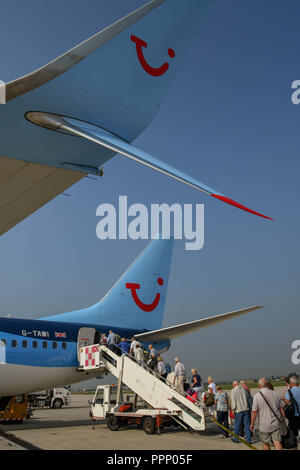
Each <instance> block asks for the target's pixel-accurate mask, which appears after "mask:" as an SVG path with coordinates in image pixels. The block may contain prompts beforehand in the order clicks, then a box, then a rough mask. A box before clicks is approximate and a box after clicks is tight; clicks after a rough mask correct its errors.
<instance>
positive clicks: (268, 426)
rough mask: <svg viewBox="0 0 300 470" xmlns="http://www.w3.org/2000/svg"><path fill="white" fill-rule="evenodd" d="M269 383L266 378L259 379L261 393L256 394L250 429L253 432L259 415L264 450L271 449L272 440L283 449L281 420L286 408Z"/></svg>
mask: <svg viewBox="0 0 300 470" xmlns="http://www.w3.org/2000/svg"><path fill="white" fill-rule="evenodd" d="M268 384H269V381H268V380H267V379H265V378H262V379H259V381H258V388H259V393H257V394H256V395H255V396H254V400H253V406H252V414H251V426H250V429H251V431H252V432H253V429H254V423H255V420H256V416H257V415H258V416H259V431H260V437H261V440H262V446H263V450H270V445H271V442H274V446H275V449H276V450H282V444H281V432H280V424H279V421H280V419H281V417H284V410H283V408H282V406H281V401H280V398H279V396H278V395H277V393H276V392H274V390H270V389H269V388H268ZM262 395H263V396H262ZM270 407H271V408H272V410H273V411H272V410H271V408H270Z"/></svg>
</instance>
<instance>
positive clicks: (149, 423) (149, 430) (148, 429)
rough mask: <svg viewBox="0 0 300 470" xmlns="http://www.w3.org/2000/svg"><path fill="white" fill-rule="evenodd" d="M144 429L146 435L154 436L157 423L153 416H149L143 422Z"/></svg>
mask: <svg viewBox="0 0 300 470" xmlns="http://www.w3.org/2000/svg"><path fill="white" fill-rule="evenodd" d="M143 429H144V431H145V433H146V434H154V433H155V430H156V425H155V421H154V419H153V418H151V416H147V417H146V418H145V419H144V421H143Z"/></svg>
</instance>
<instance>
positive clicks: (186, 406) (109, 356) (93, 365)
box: [79, 344, 205, 431]
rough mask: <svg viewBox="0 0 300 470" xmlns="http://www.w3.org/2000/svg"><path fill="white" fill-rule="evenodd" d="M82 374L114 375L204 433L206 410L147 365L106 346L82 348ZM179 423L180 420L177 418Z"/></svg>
mask: <svg viewBox="0 0 300 470" xmlns="http://www.w3.org/2000/svg"><path fill="white" fill-rule="evenodd" d="M79 370H82V371H91V370H94V371H99V372H100V373H107V372H110V373H111V374H113V375H114V376H115V377H116V378H117V379H118V381H119V384H124V385H125V386H127V387H128V388H130V389H131V390H132V391H133V392H134V393H135V394H136V395H138V396H139V397H140V398H141V399H142V400H144V401H145V402H146V403H148V404H149V405H150V406H151V407H152V408H155V409H164V410H169V411H170V412H172V415H173V413H174V412H175V413H176V416H177V417H178V418H180V419H179V421H178V422H179V423H180V424H181V425H182V426H183V427H184V428H186V429H187V427H188V428H191V429H193V430H194V431H203V430H204V429H205V415H204V410H203V408H202V407H201V406H200V405H199V403H198V404H195V403H193V402H192V401H190V400H189V399H187V398H186V395H185V394H184V393H181V392H180V391H178V389H177V388H176V387H175V385H173V384H171V383H170V382H168V381H166V380H164V379H163V378H162V377H160V376H159V375H157V374H156V373H155V372H154V371H153V370H151V369H149V368H148V367H147V366H146V365H145V364H144V363H143V364H139V363H137V362H136V361H135V360H134V359H133V358H132V357H130V356H129V355H127V354H123V355H122V356H119V355H117V354H115V352H113V351H111V349H109V348H108V347H106V346H99V345H97V344H96V345H90V346H85V347H83V348H81V352H80V367H79ZM174 419H175V420H176V421H177V418H175V417H174Z"/></svg>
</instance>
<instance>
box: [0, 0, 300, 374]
mask: <svg viewBox="0 0 300 470" xmlns="http://www.w3.org/2000/svg"><path fill="white" fill-rule="evenodd" d="M144 3H145V2H144V1H138V0H127V1H126V2H124V1H122V0H114V1H113V2H112V1H111V0H102V1H99V0H87V1H85V2H81V1H78V0H63V1H61V0H60V1H58V0H52V1H51V2H40V1H38V0H30V1H28V2H21V1H20V0H12V1H10V2H6V1H5V2H3V4H2V10H1V13H2V14H1V16H2V19H3V18H6V20H5V21H2V25H1V30H0V39H1V44H4V45H5V47H2V48H1V51H0V70H1V74H0V75H1V76H0V79H2V80H6V81H7V80H10V79H13V78H16V77H18V76H20V75H23V74H24V73H28V72H30V71H31V70H33V69H34V68H37V67H39V66H42V65H44V64H45V63H47V62H48V61H49V60H51V59H53V58H55V57H56V56H57V55H58V54H61V53H62V52H64V51H66V50H68V49H69V48H71V47H73V46H74V45H76V44H77V43H78V42H80V41H82V40H84V39H86V38H87V37H89V36H91V35H92V34H95V33H96V32H97V31H99V30H100V29H102V28H103V27H105V26H108V25H109V24H111V23H112V22H113V21H115V20H117V19H119V18H121V17H122V16H124V15H125V14H127V13H129V12H130V11H132V10H133V9H135V8H137V7H139V6H141V5H142V4H144ZM299 14H300V4H299V2H298V1H297V0H287V1H286V2H284V4H283V2H282V1H280V0H251V1H250V0H244V1H243V2H241V1H239V0H226V2H224V1H222V0H216V1H215V3H214V4H213V6H212V8H211V9H210V12H209V14H208V16H207V18H206V21H205V23H204V25H203V27H202V29H201V31H200V32H199V37H198V39H197V41H195V43H194V44H193V47H192V48H191V50H190V51H189V53H188V55H187V57H186V60H185V62H184V64H183V67H182V68H181V70H180V72H179V74H178V76H177V78H176V80H175V82H174V83H173V85H172V87H171V89H170V92H169V94H168V95H167V97H166V99H165V101H164V103H163V105H162V107H161V109H160V111H159V113H158V115H157V116H156V118H155V119H154V121H153V122H152V123H151V125H150V126H149V127H148V128H147V129H146V131H145V132H144V133H143V134H142V135H141V136H140V137H139V138H138V139H136V141H135V144H136V145H137V146H138V147H140V148H142V149H143V150H145V151H148V152H149V153H152V154H153V155H155V156H157V157H158V158H160V159H162V160H164V161H166V162H168V163H171V164H172V165H174V166H176V167H178V168H180V169H182V170H183V171H186V172H187V173H189V174H191V175H193V176H195V177H197V178H199V180H200V181H203V182H205V183H206V184H208V185H210V186H212V187H214V188H216V189H218V190H219V191H220V192H222V193H223V194H226V195H228V196H229V197H232V198H233V199H235V200H237V201H239V202H240V203H244V204H245V205H248V206H249V207H251V208H252V209H254V210H258V211H260V212H263V213H265V214H267V215H269V216H271V217H274V218H275V220H274V221H267V220H264V219H261V218H259V217H256V216H253V215H250V214H248V213H243V212H242V211H239V210H237V209H235V208H232V207H230V206H227V205H225V204H222V203H220V202H218V201H215V200H213V199H212V198H209V197H207V196H205V195H204V194H202V193H199V192H198V191H194V190H192V189H191V188H188V187H185V186H184V185H181V184H180V183H177V182H175V181H172V180H170V179H168V178H167V177H164V176H162V175H160V174H157V173H155V172H152V171H151V170H150V169H147V168H143V167H141V166H139V165H136V164H135V163H133V162H131V161H128V160H127V159H125V158H123V157H121V156H116V157H115V158H114V159H113V160H111V161H110V162H108V163H107V164H106V165H105V176H104V178H102V179H101V180H100V181H92V180H89V179H85V180H83V181H82V182H80V183H78V184H77V185H75V186H74V187H73V188H71V189H70V190H68V193H69V194H71V195H72V197H70V198H69V197H64V196H59V197H57V198H56V199H55V200H53V201H52V202H50V203H49V204H48V205H47V206H45V207H43V208H42V209H41V210H39V211H38V212H37V213H35V214H34V215H32V216H31V217H29V218H28V219H27V220H25V221H24V222H22V223H20V224H19V225H18V226H16V227H15V228H14V229H12V230H11V231H9V232H8V233H7V234H5V235H4V236H2V237H1V240H0V259H1V265H0V282H1V302H0V312H1V313H2V314H3V315H4V314H5V315H6V314H8V313H12V314H14V316H16V317H38V316H42V315H47V314H52V313H60V312H64V311H70V310H72V309H77V308H80V307H84V306H87V305H90V304H93V303H94V302H96V301H97V300H98V299H100V298H101V297H102V296H103V295H104V294H105V293H106V291H107V290H108V289H109V288H110V287H111V285H112V284H113V283H114V282H115V281H116V279H118V277H119V276H120V275H121V274H122V273H123V272H124V270H125V269H126V268H127V266H128V265H129V263H131V261H132V260H133V259H134V258H135V257H136V256H137V255H138V253H139V252H140V251H141V250H142V249H143V248H144V246H145V245H146V242H145V241H142V240H139V241H131V240H127V241H126V240H125V241H100V240H98V239H97V238H96V224H97V218H96V208H97V206H98V205H99V204H101V203H103V202H108V203H115V204H116V203H117V200H118V197H119V195H127V196H128V202H129V204H131V203H135V202H140V203H144V204H147V205H148V204H151V203H160V202H167V203H169V204H172V203H174V202H179V203H182V204H183V203H192V204H196V203H204V204H205V245H204V248H203V249H202V250H201V251H198V252H189V251H185V250H184V242H183V241H177V242H176V243H175V248H174V255H173V263H172V271H171V276H170V282H169V292H168V298H167V303H166V313H165V318H164V326H168V325H172V324H176V323H180V322H184V321H189V320H191V321H192V320H195V319H198V318H201V317H206V316H210V315H215V314H218V313H223V312H226V311H231V310H234V309H237V308H241V307H246V306H248V305H253V304H262V305H265V306H266V308H265V309H263V310H259V311H258V312H254V313H251V314H249V315H248V316H245V317H242V318H239V319H236V320H234V321H230V322H228V323H225V324H222V325H219V326H217V327H212V328H210V329H207V330H202V331H200V332H198V333H195V334H193V335H190V336H187V337H183V338H181V339H178V340H176V341H175V342H174V343H173V344H172V348H171V350H170V352H169V353H168V354H167V355H166V357H167V358H168V359H169V360H170V362H171V363H172V364H173V358H174V357H175V356H179V357H181V358H182V360H183V362H185V364H186V366H187V367H188V368H189V369H190V368H191V367H192V366H194V367H196V368H198V370H199V371H200V373H201V375H202V376H203V377H205V378H206V377H207V376H208V375H212V376H213V377H215V378H216V380H220V379H226V378H234V377H237V378H243V377H252V376H261V375H272V374H284V373H288V372H289V371H291V370H295V369H297V367H296V366H293V365H292V363H291V359H290V358H291V352H292V351H291V343H292V341H293V340H295V339H299V334H300V333H299V249H298V240H299V232H300V223H299V202H300V201H299V169H300V163H299V156H298V154H299V124H300V105H299V106H295V105H293V104H292V102H291V98H290V97H291V93H292V90H291V83H292V81H293V80H296V79H300V63H299V59H298V55H297V46H298V44H299V40H300V30H299V24H298V23H299V21H298V18H299ZM298 370H299V367H298Z"/></svg>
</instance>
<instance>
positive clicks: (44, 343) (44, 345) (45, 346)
mask: <svg viewBox="0 0 300 470" xmlns="http://www.w3.org/2000/svg"><path fill="white" fill-rule="evenodd" d="M43 348H44V349H47V348H48V343H47V341H43Z"/></svg>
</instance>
